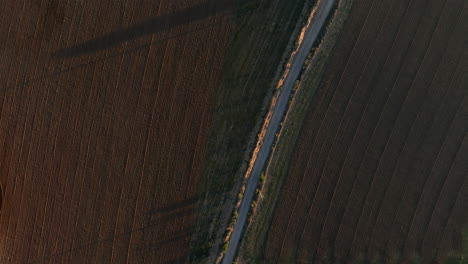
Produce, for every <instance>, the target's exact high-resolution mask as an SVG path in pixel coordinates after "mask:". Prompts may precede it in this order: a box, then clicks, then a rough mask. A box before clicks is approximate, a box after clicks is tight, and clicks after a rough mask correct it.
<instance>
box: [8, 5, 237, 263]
mask: <svg viewBox="0 0 468 264" xmlns="http://www.w3.org/2000/svg"><path fill="white" fill-rule="evenodd" d="M235 8H236V1H215V0H179V1H163V0H160V1H158V0H156V1H149V0H134V1H130V0H118V1H111V0H102V1H91V0H67V1H59V0H38V1H36V0H4V1H0V10H2V12H1V16H0V58H1V62H0V182H1V186H2V188H3V193H2V194H3V195H2V200H3V203H2V207H1V214H0V262H1V263H181V262H185V261H186V260H187V256H188V249H189V248H188V246H189V240H190V237H191V235H192V230H193V224H194V223H193V220H194V212H193V211H194V208H195V206H196V201H197V193H198V182H199V176H200V174H201V170H202V165H203V164H202V163H203V158H204V153H205V149H206V144H207V139H208V134H209V131H210V124H211V119H212V112H213V108H214V105H215V101H216V88H217V85H218V79H219V75H220V72H221V68H222V64H223V56H224V53H225V48H226V45H227V42H228V40H229V35H230V28H231V22H232V16H233V13H234V12H233V10H234V9H235Z"/></svg>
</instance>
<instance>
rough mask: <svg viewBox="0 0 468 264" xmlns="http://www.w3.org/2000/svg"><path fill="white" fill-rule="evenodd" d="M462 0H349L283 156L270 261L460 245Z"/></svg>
mask: <svg viewBox="0 0 468 264" xmlns="http://www.w3.org/2000/svg"><path fill="white" fill-rule="evenodd" d="M467 32H468V3H467V2H466V1H464V0H356V1H354V4H353V7H352V9H351V12H350V15H349V17H348V21H347V22H346V25H345V27H344V28H343V31H342V33H341V35H340V37H339V39H338V40H337V44H336V46H335V48H334V52H333V54H332V56H331V59H330V61H329V63H328V66H327V69H326V71H325V75H324V77H323V79H322V81H321V84H320V86H319V90H318V91H317V93H316V95H315V96H314V99H313V102H312V103H311V106H310V108H309V111H308V115H307V117H306V121H305V123H304V125H303V127H302V129H301V133H300V136H299V138H298V142H297V143H296V147H295V150H294V154H293V156H292V158H291V162H290V164H289V168H288V175H287V178H286V180H285V183H284V185H283V189H282V191H281V196H280V197H279V200H278V204H277V207H276V209H275V213H274V216H273V219H272V222H271V227H270V230H269V235H268V238H267V241H266V245H265V249H264V258H265V260H266V261H267V262H268V263H292V262H298V263H320V262H322V261H323V262H324V263H349V262H353V261H358V260H360V261H366V262H367V261H370V262H371V263H373V262H376V261H380V262H383V263H400V262H404V263H407V261H410V260H413V261H416V262H419V261H421V262H422V263H433V262H435V263H440V262H441V261H442V260H443V259H444V257H445V256H446V254H447V253H448V251H450V250H452V249H461V244H460V243H461V241H462V236H461V230H462V227H463V224H464V223H466V220H467V216H468V211H467V210H466V208H468V177H467V176H468V137H467V132H468V89H467V87H468V79H467V78H468V74H467V73H468V49H467V47H468V34H467Z"/></svg>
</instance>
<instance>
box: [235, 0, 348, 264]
mask: <svg viewBox="0 0 468 264" xmlns="http://www.w3.org/2000/svg"><path fill="white" fill-rule="evenodd" d="M352 2H353V0H341V1H339V2H338V5H337V7H336V10H335V12H333V15H332V17H331V18H330V19H329V24H328V26H327V27H326V29H325V30H324V31H323V32H322V34H323V37H322V38H319V39H320V42H319V43H316V44H315V45H314V48H313V49H312V52H311V54H310V56H309V59H307V60H306V62H305V63H304V68H303V69H304V72H303V73H302V74H301V78H302V80H298V81H297V82H296V87H295V92H294V94H293V95H292V98H291V101H290V103H291V106H290V110H289V112H288V114H287V116H286V117H285V120H284V121H283V123H282V128H281V131H280V133H279V138H278V140H277V142H276V145H275V147H274V150H273V152H272V157H271V159H270V162H269V165H268V167H267V169H266V173H265V174H264V175H265V180H264V184H263V185H264V186H263V187H262V189H261V190H262V195H259V199H260V200H259V201H257V202H256V204H257V208H256V210H254V214H253V215H252V216H251V222H250V224H249V226H248V229H247V231H246V236H245V238H244V241H243V243H242V244H241V248H240V252H239V254H240V257H239V262H240V263H263V256H262V254H263V248H264V246H265V240H266V236H267V232H268V228H269V226H270V222H271V217H272V214H273V211H274V208H275V205H276V201H277V199H278V196H279V193H280V190H281V185H282V183H283V181H284V178H285V175H286V172H287V168H288V162H289V158H290V156H291V153H292V151H293V149H294V146H295V142H296V139H297V137H298V135H299V132H300V128H301V126H302V123H303V120H304V118H305V116H306V113H307V109H308V108H309V104H310V102H311V101H312V97H313V96H314V93H315V91H316V89H317V87H318V84H319V82H320V80H321V77H322V74H323V71H324V68H325V65H326V62H327V59H328V57H329V55H330V53H331V51H332V50H333V46H334V43H335V40H336V39H337V37H338V35H339V33H340V30H341V28H342V27H343V25H344V22H345V21H346V18H347V15H348V12H349V10H350V8H351V5H352Z"/></svg>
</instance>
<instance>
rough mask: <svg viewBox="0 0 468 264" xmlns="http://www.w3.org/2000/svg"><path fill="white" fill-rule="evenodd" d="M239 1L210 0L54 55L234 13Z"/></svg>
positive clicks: (100, 47)
mask: <svg viewBox="0 0 468 264" xmlns="http://www.w3.org/2000/svg"><path fill="white" fill-rule="evenodd" d="M237 2H238V0H221V1H219V0H218V1H208V2H205V3H202V4H198V5H195V6H193V7H190V8H184V9H181V10H176V11H175V12H174V13H172V14H169V15H165V16H160V17H155V18H152V19H149V20H147V21H145V22H142V23H138V24H136V25H133V26H131V27H129V28H126V29H121V30H117V31H114V32H111V33H109V34H107V35H104V36H102V37H99V38H96V39H92V40H89V41H86V42H83V43H80V44H77V45H75V46H72V47H68V48H64V49H60V50H58V51H56V52H55V53H54V54H53V55H54V56H55V57H73V56H79V55H81V54H85V53H92V52H96V51H99V50H104V49H108V48H111V47H113V46H116V45H118V44H120V43H122V42H125V41H129V40H133V39H136V38H140V37H143V36H145V35H149V34H154V33H158V32H161V31H163V30H167V29H171V28H173V27H176V26H180V25H185V24H188V23H191V22H193V21H197V20H201V19H204V18H208V17H211V16H214V15H217V14H218V13H220V12H232V13H234V11H235V10H236V7H237Z"/></svg>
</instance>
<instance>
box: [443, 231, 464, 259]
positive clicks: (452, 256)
mask: <svg viewBox="0 0 468 264" xmlns="http://www.w3.org/2000/svg"><path fill="white" fill-rule="evenodd" d="M445 263H446V264H466V263H468V225H467V226H465V229H464V230H463V248H462V249H461V250H460V251H455V252H451V253H450V254H449V255H448V257H447V259H446V261H445Z"/></svg>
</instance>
